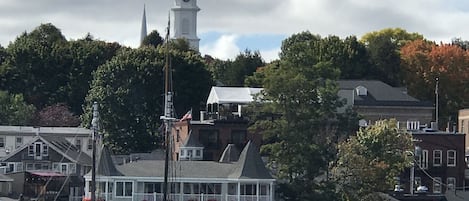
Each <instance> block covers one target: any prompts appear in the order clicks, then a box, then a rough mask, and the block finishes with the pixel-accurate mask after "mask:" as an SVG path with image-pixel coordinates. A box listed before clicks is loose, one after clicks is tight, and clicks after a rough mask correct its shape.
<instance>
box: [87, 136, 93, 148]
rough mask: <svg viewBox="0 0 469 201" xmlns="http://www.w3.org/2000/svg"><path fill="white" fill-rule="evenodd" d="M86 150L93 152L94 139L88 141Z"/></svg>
mask: <svg viewBox="0 0 469 201" xmlns="http://www.w3.org/2000/svg"><path fill="white" fill-rule="evenodd" d="M86 148H87V149H88V150H92V149H93V139H92V138H89V139H88V144H87V146H86Z"/></svg>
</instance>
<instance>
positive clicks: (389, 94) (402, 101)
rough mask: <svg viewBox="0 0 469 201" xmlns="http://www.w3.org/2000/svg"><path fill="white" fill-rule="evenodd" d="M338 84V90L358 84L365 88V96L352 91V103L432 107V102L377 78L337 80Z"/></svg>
mask: <svg viewBox="0 0 469 201" xmlns="http://www.w3.org/2000/svg"><path fill="white" fill-rule="evenodd" d="M338 85H339V89H340V90H355V88H357V87H358V86H363V87H365V88H366V89H367V91H368V94H367V95H366V96H358V95H357V94H356V92H355V91H354V93H355V95H354V96H353V99H354V105H363V106H422V107H432V103H430V102H424V101H420V100H418V99H416V98H414V97H412V96H410V95H408V94H406V93H404V92H402V90H400V89H398V88H395V87H391V86H389V85H388V84H386V83H384V82H381V81H378V80H339V81H338Z"/></svg>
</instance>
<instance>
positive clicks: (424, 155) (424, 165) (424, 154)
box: [419, 150, 428, 169]
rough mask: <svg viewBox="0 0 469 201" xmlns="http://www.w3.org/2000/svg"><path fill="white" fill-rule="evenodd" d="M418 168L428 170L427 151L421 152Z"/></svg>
mask: <svg viewBox="0 0 469 201" xmlns="http://www.w3.org/2000/svg"><path fill="white" fill-rule="evenodd" d="M419 166H420V168H422V169H427V168H428V150H422V155H421V156H420V160H419Z"/></svg>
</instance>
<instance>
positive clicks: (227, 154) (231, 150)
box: [218, 144, 240, 163]
mask: <svg viewBox="0 0 469 201" xmlns="http://www.w3.org/2000/svg"><path fill="white" fill-rule="evenodd" d="M239 154H240V152H239V150H238V148H236V146H235V145H234V144H228V145H227V146H226V148H225V150H224V151H223V154H222V155H221V157H220V160H219V161H218V162H220V163H230V162H236V161H238V159H239Z"/></svg>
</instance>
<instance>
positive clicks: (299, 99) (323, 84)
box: [250, 32, 356, 200]
mask: <svg viewBox="0 0 469 201" xmlns="http://www.w3.org/2000/svg"><path fill="white" fill-rule="evenodd" d="M320 40H321V39H320V38H319V37H317V36H314V35H311V34H309V33H306V32H305V33H300V34H297V35H293V36H292V37H290V38H288V39H286V40H285V41H284V42H283V45H282V52H281V53H280V55H281V57H280V60H279V61H276V62H275V63H274V64H271V65H268V66H267V67H266V68H264V69H263V70H262V73H263V76H264V77H263V78H260V80H262V86H263V87H264V91H263V92H262V95H260V96H259V97H258V100H259V101H260V102H262V104H258V103H254V104H253V105H252V108H250V113H251V118H252V120H253V123H254V124H253V126H252V127H250V129H252V130H254V131H258V132H259V133H260V134H261V135H262V136H263V137H264V142H265V145H263V146H262V147H261V150H262V153H263V154H266V155H267V156H268V157H269V165H270V166H271V167H272V168H273V170H274V172H275V173H276V175H275V176H276V177H277V178H278V179H279V181H284V182H282V183H281V184H280V185H281V186H282V187H281V188H280V189H279V193H280V194H281V196H282V198H283V199H285V200H334V199H337V198H336V197H334V196H335V192H334V191H335V187H333V186H331V183H329V182H328V181H327V180H326V179H325V178H326V177H325V175H326V172H327V171H328V169H329V164H330V163H331V162H332V161H334V159H335V153H336V148H335V147H336V145H337V142H338V140H339V139H341V138H343V137H344V135H345V136H346V135H347V130H346V129H344V128H345V127H348V126H345V124H342V120H347V119H349V118H348V117H345V115H349V114H348V113H346V114H339V113H337V108H338V107H340V106H342V105H343V102H342V101H341V100H339V97H338V95H337V92H338V88H337V84H336V80H337V79H338V78H339V74H340V73H339V69H338V68H336V67H335V66H333V65H332V63H331V62H330V61H321V60H320V57H319V55H321V54H320V52H321V49H320V48H321V46H320V45H319V44H320ZM298 57H300V58H301V59H298ZM347 122H348V121H347ZM352 122H353V121H352ZM355 123H356V122H355ZM342 126H344V127H343V128H341V127H342ZM348 132H350V131H348ZM321 178H322V179H321Z"/></svg>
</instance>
